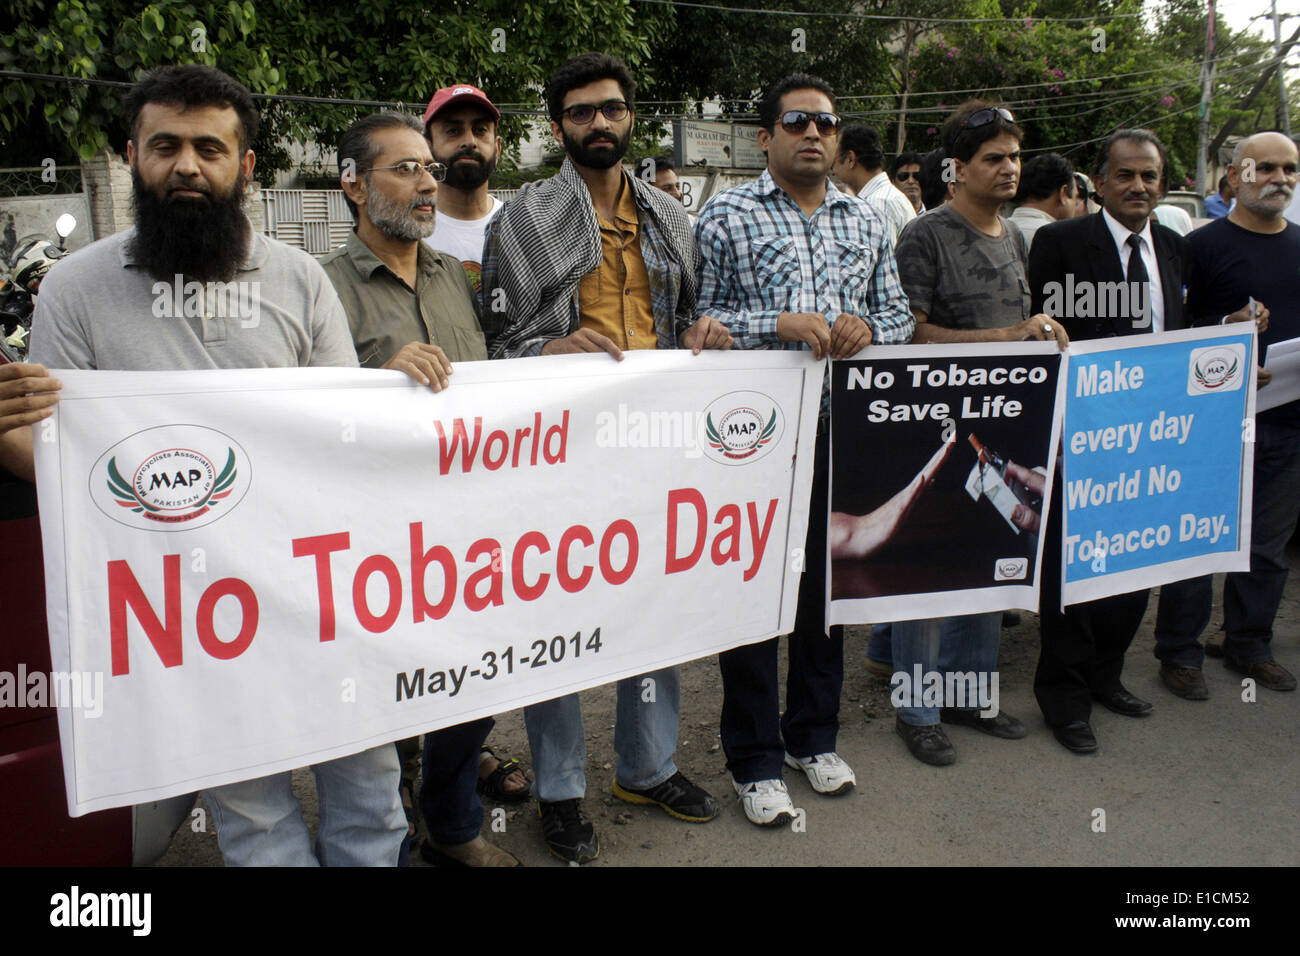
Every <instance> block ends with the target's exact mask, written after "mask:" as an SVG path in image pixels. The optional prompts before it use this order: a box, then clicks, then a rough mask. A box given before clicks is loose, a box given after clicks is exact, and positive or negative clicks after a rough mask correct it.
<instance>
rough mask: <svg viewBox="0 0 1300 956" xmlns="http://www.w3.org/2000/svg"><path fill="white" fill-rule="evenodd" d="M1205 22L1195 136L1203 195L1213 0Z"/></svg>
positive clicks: (1199, 188)
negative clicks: (1198, 121) (1199, 106)
mask: <svg viewBox="0 0 1300 956" xmlns="http://www.w3.org/2000/svg"><path fill="white" fill-rule="evenodd" d="M1209 8H1210V9H1209V17H1208V19H1207V20H1206V22H1205V59H1204V60H1202V61H1201V122H1200V124H1199V129H1198V132H1197V137H1196V191H1197V193H1199V194H1200V195H1202V196H1204V195H1205V166H1206V160H1207V159H1208V156H1207V155H1206V154H1207V153H1208V152H1209V146H1210V91H1211V90H1213V88H1214V20H1215V16H1214V0H1209Z"/></svg>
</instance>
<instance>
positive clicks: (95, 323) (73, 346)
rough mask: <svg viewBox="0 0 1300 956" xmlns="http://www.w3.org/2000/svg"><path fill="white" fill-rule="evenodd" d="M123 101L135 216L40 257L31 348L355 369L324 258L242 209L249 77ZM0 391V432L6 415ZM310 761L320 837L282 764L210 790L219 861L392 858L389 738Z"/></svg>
mask: <svg viewBox="0 0 1300 956" xmlns="http://www.w3.org/2000/svg"><path fill="white" fill-rule="evenodd" d="M125 105H126V113H127V118H128V120H129V122H130V128H131V138H130V140H129V142H128V144H127V160H128V162H129V163H130V165H131V171H132V178H133V180H134V186H135V189H134V203H135V212H136V225H135V227H134V228H133V229H131V230H129V231H127V232H124V233H118V234H117V235H114V236H110V237H108V238H107V239H102V240H100V241H99V242H96V243H93V244H91V245H90V246H88V247H86V248H85V249H83V250H81V251H80V252H77V253H75V254H73V255H71V256H69V257H68V258H66V259H64V260H61V261H60V262H59V263H58V266H57V268H55V269H52V270H51V271H50V274H49V276H47V277H46V279H45V282H44V284H43V286H42V288H41V294H40V297H39V299H38V300H37V305H36V315H35V317H34V320H33V323H32V349H31V355H32V360H33V362H37V363H42V364H44V365H47V366H49V367H51V368H55V369H60V368H72V369H119V370H139V371H143V370H172V369H223V368H226V369H234V368H292V367H296V366H304V365H325V366H352V367H355V366H356V364H357V357H356V352H355V351H354V349H353V347H352V340H351V337H350V335H349V334H348V323H347V317H346V316H345V315H344V312H343V307H342V305H341V304H340V303H339V299H338V296H337V295H336V294H335V292H334V288H333V286H332V285H331V284H330V281H329V279H328V278H327V277H326V275H325V273H324V271H322V269H321V267H320V266H319V265H317V264H316V261H315V260H314V259H312V257H311V256H310V255H308V254H307V253H306V252H303V251H301V250H298V249H293V248H290V247H289V246H286V245H284V244H283V243H279V242H276V241H275V240H273V239H269V238H267V237H266V236H263V235H260V234H258V233H256V232H254V231H253V228H252V225H251V224H250V223H249V221H248V219H247V217H246V216H245V215H244V213H243V200H244V187H245V184H246V183H247V181H248V178H249V176H251V174H252V172H253V165H254V162H255V157H254V155H253V151H252V150H251V149H249V148H248V144H249V143H250V142H252V140H253V138H254V137H255V136H256V133H257V123H258V115H257V110H256V109H255V108H254V106H253V100H252V97H251V96H250V95H249V92H248V90H247V89H245V88H244V87H243V86H241V85H240V84H239V83H237V82H235V81H234V80H232V79H231V78H230V77H228V76H226V75H225V74H224V73H222V72H220V71H219V70H215V69H212V68H211V67H206V66H179V67H178V66H171V67H163V68H161V69H159V70H156V71H155V72H154V73H152V74H150V75H149V76H147V77H145V79H143V80H141V81H140V82H139V83H138V84H136V86H135V87H133V88H132V90H131V91H130V93H129V94H128V95H127V97H126V101H125ZM25 368H26V369H27V373H28V376H27V380H28V381H38V380H40V379H42V378H43V379H45V380H46V381H49V376H48V375H45V374H44V369H41V368H39V366H26V367H25ZM40 394H42V395H43V396H45V397H48V396H49V395H50V394H52V393H50V392H44V393H40ZM3 398H4V396H3V394H0V430H3V429H4V428H5V427H11V426H8V425H7V423H8V422H12V421H13V416H7V415H6V408H5V405H4V403H3ZM44 410H46V409H41V411H44ZM0 439H3V442H4V444H5V445H6V452H5V454H4V455H3V456H2V460H3V462H4V464H5V466H6V467H8V468H10V470H13V471H15V472H16V473H18V474H21V475H30V474H31V431H30V430H29V429H19V428H12V429H11V430H10V431H9V432H7V433H6V434H3V435H0ZM24 445H25V449H24V448H23V446H24ZM10 462H14V463H15V464H16V465H17V467H14V466H13V465H11V464H10ZM312 771H313V773H314V774H315V777H316V787H317V791H318V793H319V795H320V807H321V819H320V827H319V833H318V837H317V841H316V845H315V847H313V846H312V841H311V834H310V832H309V831H308V829H307V826H306V825H305V823H304V822H303V818H302V812H301V808H300V807H299V805H298V801H297V799H296V798H295V797H294V796H293V794H292V792H291V790H290V786H289V783H290V776H289V773H288V772H285V773H279V774H273V775H271V776H268V777H262V778H259V779H255V780H246V781H241V782H238V783H232V784H227V785H224V786H219V787H212V788H210V789H208V790H206V791H205V795H206V797H207V800H208V804H209V805H210V806H211V808H212V815H213V819H214V821H215V823H216V827H217V840H218V842H219V844H220V846H221V852H222V855H223V856H224V857H225V862H226V865H228V866H241V865H250V866H317V865H319V864H330V865H335V866H394V865H396V863H397V856H398V850H399V848H400V846H401V843H402V839H403V837H404V836H405V834H406V816H405V814H403V812H402V806H401V802H400V800H399V799H398V793H397V784H398V779H399V766H398V760H397V752H396V750H394V748H393V746H392V744H384V745H382V746H379V747H372V748H370V749H369V750H364V751H362V752H361V753H358V754H353V755H351V756H347V757H340V758H338V759H336V760H330V761H326V762H324V763H320V764H317V765H315V766H314V767H312ZM327 795H328V796H327Z"/></svg>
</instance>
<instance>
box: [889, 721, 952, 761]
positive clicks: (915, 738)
mask: <svg viewBox="0 0 1300 956" xmlns="http://www.w3.org/2000/svg"><path fill="white" fill-rule="evenodd" d="M894 729H895V730H897V731H898V736H900V737H902V738H903V743H905V744H907V749H908V750H909V751H910V752H911V754H912V756H913V757H915V758H916V759H917V760H919V761H921V763H928V764H929V765H930V766H932V767H946V766H948V765H949V764H951V763H953V762H955V761H956V759H957V752H956V751H955V750H953V749H952V744H951V743H950V742H949V740H948V735H947V734H945V733H944V732H943V728H942V727H940V726H939V725H938V724H927V725H926V726H924V727H913V726H912V725H911V724H908V723H904V722H903V719H902V718H901V717H895V718H894Z"/></svg>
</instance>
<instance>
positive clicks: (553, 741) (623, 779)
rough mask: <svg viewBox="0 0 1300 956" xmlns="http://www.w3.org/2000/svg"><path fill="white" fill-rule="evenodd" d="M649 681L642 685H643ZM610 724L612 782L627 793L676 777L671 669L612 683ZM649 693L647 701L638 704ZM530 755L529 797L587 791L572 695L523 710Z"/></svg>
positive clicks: (578, 709) (677, 692)
mask: <svg viewBox="0 0 1300 956" xmlns="http://www.w3.org/2000/svg"><path fill="white" fill-rule="evenodd" d="M647 679H649V680H652V681H654V683H653V684H651V685H643V684H642V682H643V681H645V680H647ZM617 688H618V709H617V712H616V714H617V716H616V717H615V722H614V752H615V753H616V754H617V755H618V762H617V765H616V769H615V771H614V779H615V780H617V781H618V782H619V784H620V785H621V786H624V787H628V788H630V789H633V790H647V789H649V788H650V787H657V786H658V785H659V784H661V783H663V782H664V781H665V780H667V779H668V778H669V777H671V776H672V775H673V774H675V773H676V772H677V765H676V764H675V763H673V754H675V753H676V752H677V714H678V709H679V704H680V698H681V686H680V683H679V680H678V674H677V668H675V667H669V668H666V669H665V670H659V671H654V672H653V673H650V674H643V675H642V676H640V677H626V678H624V679H623V680H621V681H619V682H618V685H617ZM651 691H653V696H654V699H653V700H644V699H643V697H645V696H648V695H649V694H650V692H651ZM524 726H525V727H526V728H527V729H528V746H529V747H530V748H531V749H532V752H533V776H534V782H533V793H534V795H536V797H537V799H538V800H540V801H542V802H543V803H554V802H555V801H557V800H572V799H574V798H578V799H581V798H582V797H583V796H585V795H586V792H587V774H586V764H587V736H586V733H585V732H584V730H583V726H582V705H581V702H580V701H579V699H578V695H577V694H568V695H567V696H564V697H556V698H555V699H554V700H547V701H543V702H542V703H540V704H533V705H532V706H530V707H525V708H524Z"/></svg>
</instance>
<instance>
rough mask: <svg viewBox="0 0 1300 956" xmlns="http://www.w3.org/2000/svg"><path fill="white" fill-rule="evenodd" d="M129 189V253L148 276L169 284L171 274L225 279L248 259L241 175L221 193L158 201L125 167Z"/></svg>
mask: <svg viewBox="0 0 1300 956" xmlns="http://www.w3.org/2000/svg"><path fill="white" fill-rule="evenodd" d="M131 181H132V184H133V185H134V187H135V189H134V192H133V194H132V199H131V202H132V206H133V207H134V209H135V238H134V240H133V242H132V244H131V250H130V251H131V254H132V256H133V257H134V259H135V261H136V262H137V263H139V264H140V265H141V266H142V267H143V268H144V269H145V271H147V272H148V273H149V275H150V276H152V277H153V278H154V279H157V280H159V281H164V282H171V281H172V280H173V279H174V278H175V277H176V276H178V275H180V276H184V278H185V279H187V280H195V281H198V282H230V281H232V280H233V279H234V278H235V274H236V273H237V272H238V271H239V267H240V266H241V265H243V263H244V260H245V259H247V258H248V245H249V242H250V241H251V236H250V234H249V226H248V219H247V217H245V215H244V210H243V205H244V187H245V185H246V183H247V180H245V178H244V177H243V176H242V175H241V176H240V177H239V181H238V182H236V183H235V186H234V188H233V189H232V190H231V191H230V193H229V194H227V195H225V196H217V195H214V194H212V193H209V194H208V195H207V196H206V197H205V198H203V199H196V198H193V197H173V198H171V199H164V198H161V197H159V196H158V195H157V194H156V193H154V192H153V191H152V190H150V189H149V188H148V187H147V186H145V184H144V182H143V180H141V178H140V174H139V173H138V172H136V171H135V170H132V171H131Z"/></svg>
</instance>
